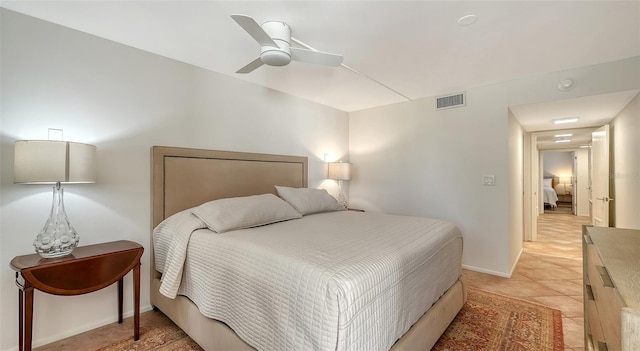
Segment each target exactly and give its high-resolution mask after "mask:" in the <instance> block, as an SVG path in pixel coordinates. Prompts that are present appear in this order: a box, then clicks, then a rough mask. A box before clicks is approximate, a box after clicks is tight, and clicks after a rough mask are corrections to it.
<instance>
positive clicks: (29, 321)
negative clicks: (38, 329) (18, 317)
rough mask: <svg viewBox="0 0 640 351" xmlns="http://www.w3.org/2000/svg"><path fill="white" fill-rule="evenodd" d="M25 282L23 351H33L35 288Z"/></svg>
mask: <svg viewBox="0 0 640 351" xmlns="http://www.w3.org/2000/svg"><path fill="white" fill-rule="evenodd" d="M27 284H28V283H26V282H25V285H26V286H25V287H24V344H23V345H24V346H23V350H25V351H31V337H32V330H33V329H32V328H33V287H32V286H28V285H27Z"/></svg>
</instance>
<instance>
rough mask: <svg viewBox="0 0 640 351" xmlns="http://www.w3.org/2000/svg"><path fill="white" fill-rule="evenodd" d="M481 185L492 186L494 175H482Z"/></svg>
mask: <svg viewBox="0 0 640 351" xmlns="http://www.w3.org/2000/svg"><path fill="white" fill-rule="evenodd" d="M482 185H484V186H494V185H496V176H494V175H493V174H491V175H483V176H482Z"/></svg>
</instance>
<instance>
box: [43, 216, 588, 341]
mask: <svg viewBox="0 0 640 351" xmlns="http://www.w3.org/2000/svg"><path fill="white" fill-rule="evenodd" d="M588 222H589V218H588V217H576V216H573V215H570V214H545V215H541V216H540V217H539V219H538V241H536V242H525V243H524V252H523V254H522V256H521V257H520V261H519V262H518V265H517V266H516V270H515V272H514V274H513V277H512V278H510V279H507V278H501V277H497V276H493V275H489V274H483V273H477V272H473V271H469V270H464V271H463V274H464V276H465V278H466V281H467V283H468V284H469V286H472V287H477V288H479V289H484V290H489V291H493V292H496V293H499V294H503V295H508V296H513V297H518V298H522V299H526V300H531V301H534V302H538V303H542V304H545V305H548V306H551V307H553V308H557V309H559V310H561V311H562V320H563V328H564V342H565V351H568V350H575V351H578V350H580V351H583V350H584V347H583V345H584V340H583V310H582V248H581V241H580V238H581V229H582V224H587V223H588ZM140 317H141V318H140V324H141V328H153V327H154V326H155V325H162V324H165V323H171V322H170V321H169V320H168V318H166V317H165V316H164V315H162V314H161V313H155V312H151V311H150V312H145V313H142V314H141V315H140ZM132 324H133V321H132V319H131V318H127V319H125V321H124V323H123V324H117V323H113V324H109V325H106V326H104V327H100V328H97V329H94V330H91V331H88V332H86V333H82V334H78V335H75V336H72V337H69V338H67V339H63V340H60V341H57V342H54V343H52V344H49V345H46V346H41V347H38V348H36V349H34V350H35V351H50V350H51V351H53V350H72V351H76V350H78V351H80V350H82V351H87V350H96V349H98V348H101V347H104V346H107V345H110V344H112V343H113V342H115V341H117V340H120V339H122V338H123V337H127V336H130V335H131V334H132V333H133V332H132V327H133V326H132Z"/></svg>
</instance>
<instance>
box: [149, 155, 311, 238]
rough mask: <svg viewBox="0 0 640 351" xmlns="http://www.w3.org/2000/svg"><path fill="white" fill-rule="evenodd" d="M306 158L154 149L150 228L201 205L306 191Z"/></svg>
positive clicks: (152, 157) (152, 156)
mask: <svg viewBox="0 0 640 351" xmlns="http://www.w3.org/2000/svg"><path fill="white" fill-rule="evenodd" d="M307 162H308V161H307V157H299V156H282V155H268V154H256V153H245V152H230V151H216V150H202V149H188V148H178V147H167V146H154V147H152V149H151V173H152V176H151V199H152V228H155V226H157V225H158V224H159V223H160V222H161V221H162V220H163V219H165V218H166V217H168V216H170V215H172V214H174V213H177V212H180V211H182V210H185V209H187V208H191V207H195V206H198V205H200V204H202V203H204V202H207V201H211V200H216V199H221V198H227V197H237V196H249V195H257V194H265V193H275V188H274V186H275V185H282V186H289V187H297V188H300V187H307V182H308V180H307V177H308V176H307Z"/></svg>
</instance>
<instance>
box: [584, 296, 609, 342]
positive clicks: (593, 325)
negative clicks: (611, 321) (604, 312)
mask: <svg viewBox="0 0 640 351" xmlns="http://www.w3.org/2000/svg"><path fill="white" fill-rule="evenodd" d="M584 308H585V327H586V329H587V330H585V332H586V333H587V334H589V335H591V340H592V342H593V344H594V345H597V344H598V341H600V342H604V333H603V332H602V326H601V325H600V316H599V314H598V309H597V308H596V301H595V300H594V299H593V293H591V286H589V285H586V286H585V296H584Z"/></svg>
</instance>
